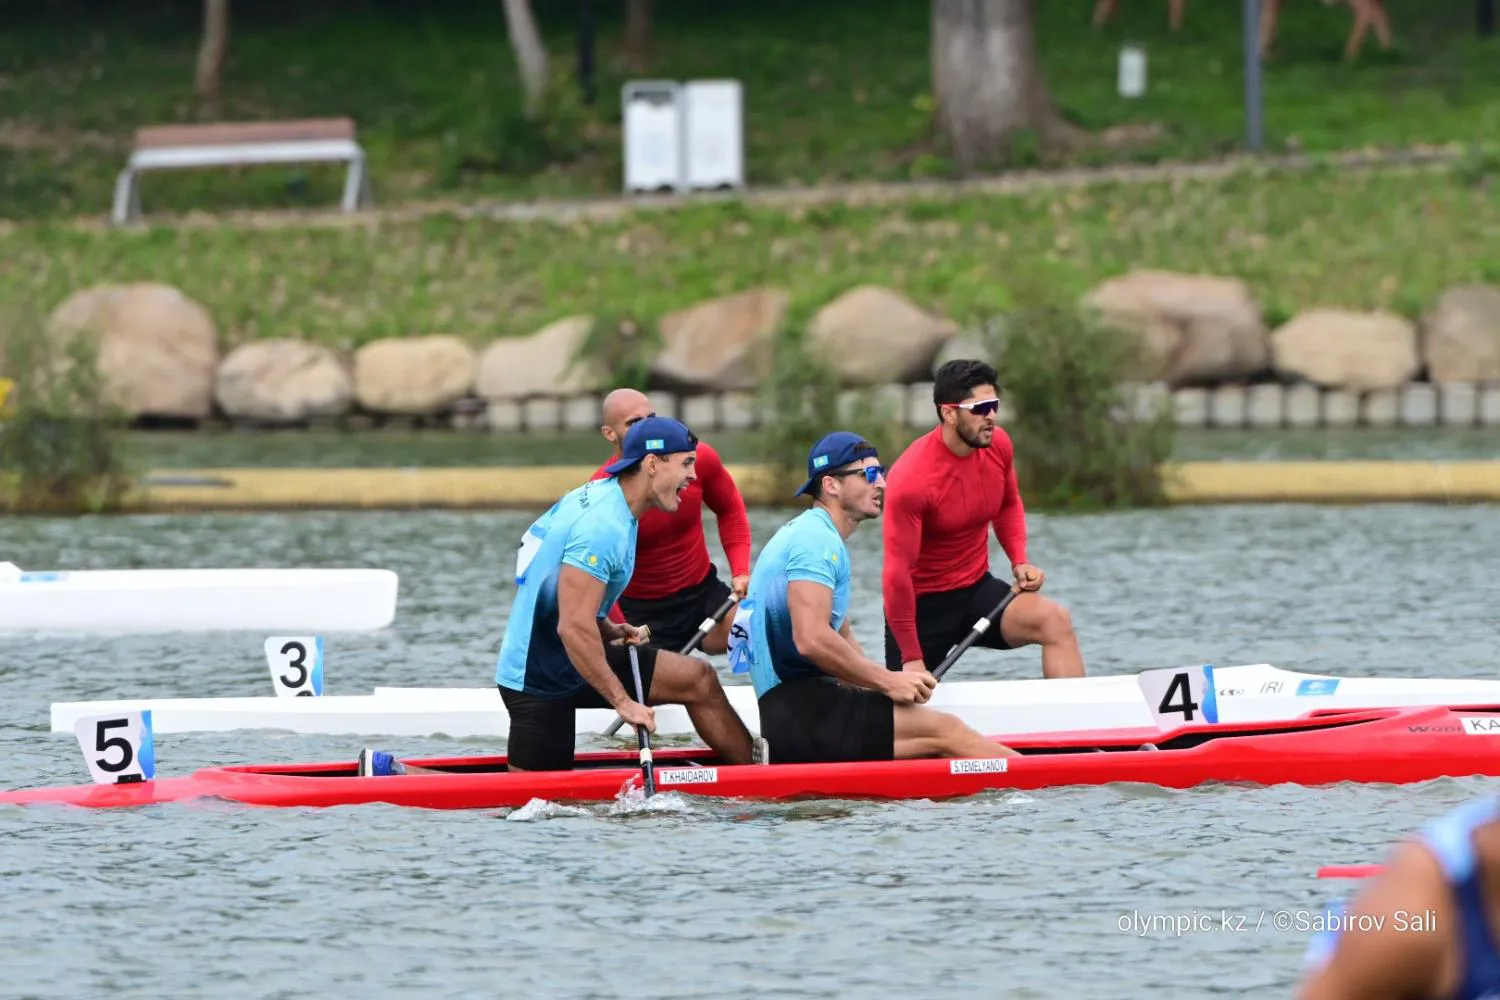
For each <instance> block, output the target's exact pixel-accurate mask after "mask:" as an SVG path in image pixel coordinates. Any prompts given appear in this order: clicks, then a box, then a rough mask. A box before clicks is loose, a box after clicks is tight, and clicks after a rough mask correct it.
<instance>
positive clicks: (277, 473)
mask: <svg viewBox="0 0 1500 1000" xmlns="http://www.w3.org/2000/svg"><path fill="white" fill-rule="evenodd" d="M594 468H595V467H594V466H591V465H567V466H564V465H559V466H541V467H525V466H517V467H505V468H446V469H438V468H420V469H412V468H406V469H180V470H162V471H159V472H155V473H152V474H151V475H150V476H148V477H147V478H146V481H145V484H144V485H145V489H144V491H143V493H142V494H141V495H139V496H137V497H136V498H134V500H133V501H132V502H131V503H130V504H129V508H130V509H131V510H135V511H150V512H174V511H177V512H188V511H229V510H348V509H355V510H424V509H471V510H507V509H521V510H536V511H541V510H543V509H545V508H546V507H548V506H550V505H551V504H552V503H553V502H554V501H555V500H557V498H558V497H560V496H562V495H563V494H564V493H566V492H567V491H568V490H570V489H572V488H573V487H575V486H577V485H579V484H580V483H582V482H584V481H585V480H587V479H588V477H589V476H590V475H591V474H592V473H593V471H594ZM729 471H730V473H731V475H733V476H734V478H735V480H736V482H738V483H739V485H740V490H741V492H742V493H743V494H744V497H745V502H746V503H747V504H749V505H751V506H756V507H794V506H797V504H798V502H797V501H796V500H794V499H793V498H792V496H791V489H777V488H776V487H775V484H774V483H773V482H772V477H771V476H770V475H769V474H768V472H767V470H765V469H764V468H762V467H759V466H746V465H731V466H729ZM1165 477H1166V482H1167V497H1168V500H1169V502H1171V503H1173V504H1215V503H1495V502H1500V461H1493V462H1326V461H1308V462H1185V463H1180V464H1176V465H1172V466H1169V467H1168V468H1167V469H1166V470H1165Z"/></svg>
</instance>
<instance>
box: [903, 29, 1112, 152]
mask: <svg viewBox="0 0 1500 1000" xmlns="http://www.w3.org/2000/svg"><path fill="white" fill-rule="evenodd" d="M1033 4H1034V0H932V96H933V100H934V101H935V102H936V104H937V120H938V124H939V126H940V127H941V128H942V130H943V133H944V134H945V135H946V136H947V137H948V139H949V141H950V142H951V143H952V145H953V153H954V156H955V157H956V158H957V160H958V162H959V164H960V165H961V166H963V167H964V168H965V169H972V168H975V167H980V166H984V165H986V164H993V163H996V162H999V161H1000V160H1002V159H1004V157H1005V153H1006V148H1007V144H1008V142H1009V140H1010V138H1011V136H1012V135H1013V134H1014V133H1015V132H1018V131H1023V130H1027V129H1030V130H1033V131H1035V132H1036V133H1037V135H1038V136H1039V137H1040V138H1041V140H1042V142H1043V143H1044V144H1046V145H1053V146H1056V145H1071V144H1073V143H1074V142H1076V141H1077V140H1078V138H1079V137H1080V136H1081V135H1082V134H1083V133H1082V132H1081V130H1079V129H1078V128H1076V127H1075V126H1073V125H1070V124H1069V123H1067V122H1065V121H1064V120H1063V119H1062V118H1061V116H1059V115H1058V113H1057V112H1056V111H1055V110H1053V108H1052V101H1051V98H1050V97H1049V96H1048V94H1047V87H1046V84H1045V83H1044V82H1043V80H1042V68H1041V64H1040V62H1039V61H1038V60H1037V53H1036V27H1035V24H1036V22H1035V17H1034V13H1035V10H1034V6H1033Z"/></svg>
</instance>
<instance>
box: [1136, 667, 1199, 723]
mask: <svg viewBox="0 0 1500 1000" xmlns="http://www.w3.org/2000/svg"><path fill="white" fill-rule="evenodd" d="M1137 682H1138V683H1139V684H1140V688H1141V694H1143V695H1145V697H1146V707H1147V708H1149V709H1150V710H1151V719H1152V721H1153V722H1155V723H1156V725H1157V727H1158V728H1161V729H1167V728H1169V727H1171V726H1178V725H1182V724H1184V723H1187V724H1195V725H1202V724H1204V723H1208V724H1210V725H1213V724H1215V723H1217V722H1218V721H1219V705H1218V701H1217V699H1216V698H1215V692H1214V668H1213V666H1212V665H1210V664H1207V663H1205V664H1201V665H1198V666H1193V667H1166V668H1164V669H1161V670H1143V671H1141V673H1140V676H1139V677H1138V678H1137Z"/></svg>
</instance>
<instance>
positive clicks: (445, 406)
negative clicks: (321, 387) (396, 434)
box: [354, 334, 479, 416]
mask: <svg viewBox="0 0 1500 1000" xmlns="http://www.w3.org/2000/svg"><path fill="white" fill-rule="evenodd" d="M478 365H479V360H478V356H477V355H476V354H475V352H474V348H473V347H471V346H469V344H468V342H467V341H465V340H462V339H461V338H459V337H453V336H448V335H445V334H440V335H433V336H428V337H394V338H389V339H386V340H376V341H372V342H370V343H368V344H365V345H364V346H363V347H361V348H360V349H359V350H358V351H356V352H355V354H354V398H355V399H357V400H358V401H359V405H360V406H361V407H363V408H364V409H366V410H369V411H370V412H372V413H390V414H400V415H404V416H432V415H436V414H440V413H445V412H447V411H448V410H449V409H451V408H452V406H453V404H454V403H456V402H458V401H459V400H460V399H463V398H464V397H465V396H467V395H469V393H470V392H472V391H473V388H474V378H475V373H476V371H477V369H478Z"/></svg>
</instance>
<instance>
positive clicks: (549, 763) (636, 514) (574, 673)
mask: <svg viewBox="0 0 1500 1000" xmlns="http://www.w3.org/2000/svg"><path fill="white" fill-rule="evenodd" d="M697 445H698V439H697V438H696V437H695V436H694V435H693V433H692V432H691V431H690V430H688V429H687V427H685V426H684V425H683V424H681V423H679V422H678V421H676V420H672V419H669V418H666V417H648V418H647V419H645V420H642V421H640V422H639V423H637V424H635V425H634V426H633V427H631V429H630V431H629V433H627V434H626V435H625V441H624V448H623V451H622V453H621V457H620V459H619V460H618V461H615V462H613V463H611V464H610V465H609V466H608V467H607V468H606V469H605V472H606V473H607V476H606V478H604V479H596V480H591V481H590V482H588V483H585V484H584V485H582V486H580V487H578V488H577V489H575V490H573V491H571V492H570V493H568V494H567V495H566V496H564V497H563V498H562V499H561V500H559V501H558V502H557V503H556V504H554V505H553V506H552V508H551V509H550V510H548V511H547V513H545V514H543V515H542V516H541V517H540V518H538V519H537V520H536V521H535V522H533V523H532V525H531V527H530V528H528V529H527V530H526V534H525V535H524V536H523V537H522V540H521V545H520V548H519V551H518V552H517V555H516V587H517V590H516V598H515V603H514V604H513V605H512V607H511V613H510V620H509V621H508V622H507V623H506V626H505V638H504V639H503V640H502V642H501V645H500V657H499V662H498V664H497V665H496V670H495V683H496V685H497V686H498V687H499V689H500V695H501V697H502V698H503V699H504V700H505V707H506V710H507V711H508V712H509V713H510V735H509V739H508V741H507V748H508V757H509V762H508V767H509V769H510V770H512V771H560V770H567V769H570V768H571V767H572V766H573V734H574V730H575V726H574V718H573V715H574V713H575V712H576V711H577V710H578V709H580V708H613V709H614V710H615V711H616V712H617V713H619V715H620V717H621V718H622V719H624V720H625V721H626V722H627V723H629V724H631V725H644V726H646V727H647V728H648V729H649V730H651V731H652V732H654V731H655V729H656V716H655V713H654V712H653V711H652V710H651V709H650V708H649V707H647V706H648V705H662V704H669V705H683V706H685V707H686V708H687V712H688V717H689V718H690V719H692V722H693V727H694V728H695V729H696V730H697V732H698V735H699V736H701V737H702V738H703V740H704V742H705V743H707V744H708V745H709V746H710V747H711V748H713V749H714V750H715V751H717V752H718V754H719V755H720V756H721V757H722V758H723V759H724V760H725V762H727V763H731V764H748V763H751V758H752V741H751V737H750V732H749V730H747V729H746V728H745V724H744V722H743V721H742V720H741V719H740V717H739V716H738V715H737V714H735V711H734V708H733V707H732V706H731V705H730V704H729V699H728V698H727V697H726V696H725V694H724V689H723V687H722V686H721V685H720V683H719V678H718V675H717V674H715V673H714V670H713V667H712V666H711V665H710V664H709V663H708V662H707V661H705V660H699V659H695V658H693V657H690V656H682V655H679V654H678V653H674V652H668V651H666V650H658V649H656V648H655V647H652V646H649V645H645V644H644V641H645V636H644V635H643V632H642V630H641V629H638V628H636V627H635V626H633V625H628V624H616V623H614V622H611V621H610V620H609V619H608V617H607V614H608V611H609V609H610V607H612V606H613V605H614V603H615V601H616V600H617V599H618V598H619V596H620V593H621V591H623V590H624V589H625V586H626V584H628V583H629V582H630V576H631V573H632V572H633V571H634V568H635V546H636V526H637V523H638V521H639V519H640V516H641V515H642V514H644V513H645V512H646V511H647V510H650V509H652V508H656V509H659V510H664V511H667V512H668V513H672V512H674V511H676V510H677V507H678V505H679V502H680V499H681V496H682V492H683V491H684V490H685V489H687V486H688V484H689V483H691V482H692V481H693V478H694V465H695V463H696V461H697V459H696V450H697ZM627 643H628V644H630V645H634V646H637V647H638V649H637V655H638V657H639V664H640V673H641V687H642V689H643V691H644V693H645V698H646V703H647V704H644V705H643V704H641V703H640V702H638V701H637V700H636V699H635V696H634V690H635V682H634V678H633V676H632V673H631V666H630V657H629V650H628V649H627V648H626V644H627ZM367 761H368V763H366V762H367ZM361 772H362V773H370V774H392V773H396V774H399V773H406V772H405V769H404V768H403V767H402V765H400V764H399V763H396V762H395V761H394V760H393V759H392V758H391V756H390V755H389V754H386V753H384V752H380V751H368V750H367V751H366V752H365V754H363V755H362V757H361Z"/></svg>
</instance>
